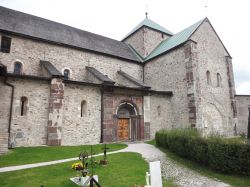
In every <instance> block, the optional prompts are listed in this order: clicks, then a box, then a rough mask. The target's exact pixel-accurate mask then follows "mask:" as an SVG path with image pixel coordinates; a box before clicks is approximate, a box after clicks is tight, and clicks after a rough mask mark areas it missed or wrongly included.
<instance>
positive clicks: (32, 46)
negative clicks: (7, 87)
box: [0, 35, 142, 82]
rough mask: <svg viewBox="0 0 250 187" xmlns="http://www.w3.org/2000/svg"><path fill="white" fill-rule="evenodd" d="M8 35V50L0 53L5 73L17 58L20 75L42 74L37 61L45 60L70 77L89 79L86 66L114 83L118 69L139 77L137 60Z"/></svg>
mask: <svg viewBox="0 0 250 187" xmlns="http://www.w3.org/2000/svg"><path fill="white" fill-rule="evenodd" d="M0 37H1V35H0ZM10 37H11V38H12V45H11V52H10V53H0V61H1V62H2V63H3V64H4V65H6V66H7V70H8V72H13V70H14V63H15V61H19V62H21V63H22V64H23V74H26V75H36V76H42V71H41V67H40V60H46V61H49V62H51V63H52V64H53V65H54V66H55V67H56V68H57V69H58V70H59V71H61V72H63V70H64V69H65V68H67V69H69V70H70V79H71V80H77V81H84V80H88V74H87V70H86V69H85V67H86V66H92V67H94V68H96V69H97V70H99V71H100V72H102V73H103V74H105V75H107V76H108V77H109V78H110V79H112V80H114V81H116V82H118V76H119V75H118V74H117V71H119V70H123V71H124V72H126V73H128V74H130V75H133V76H134V77H135V78H136V79H138V80H142V66H141V65H139V64H136V63H132V62H128V61H125V60H120V59H117V58H112V57H108V56H104V55H100V54H96V53H91V52H86V51H84V50H77V49H73V48H69V47H64V46H57V45H52V44H49V43H45V42H38V41H35V40H30V39H26V38H20V37H17V36H10Z"/></svg>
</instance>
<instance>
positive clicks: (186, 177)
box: [0, 143, 229, 187]
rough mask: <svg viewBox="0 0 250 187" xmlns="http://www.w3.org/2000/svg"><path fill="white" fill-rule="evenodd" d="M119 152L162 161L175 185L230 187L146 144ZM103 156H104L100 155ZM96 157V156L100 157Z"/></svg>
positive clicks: (131, 146) (4, 169)
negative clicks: (178, 162)
mask: <svg viewBox="0 0 250 187" xmlns="http://www.w3.org/2000/svg"><path fill="white" fill-rule="evenodd" d="M118 152H136V153H140V154H142V156H143V157H144V158H145V159H146V160H147V161H149V162H150V161H157V160H160V161H161V167H162V175H163V176H164V177H165V178H167V179H173V180H174V182H175V184H176V185H177V186H180V187H229V185H228V184H225V183H222V182H220V181H217V180H215V179H211V178H207V177H204V176H202V175H200V174H199V173H197V172H194V171H192V170H190V169H187V168H185V167H182V166H179V165H177V164H175V163H173V162H172V161H171V160H170V159H169V158H168V157H167V155H166V154H165V153H163V152H161V151H160V150H159V149H157V148H156V147H154V146H152V145H149V144H145V143H134V144H128V147H127V148H125V149H122V150H119V151H114V152H109V153H108V154H114V153H118ZM99 155H102V154H99ZM99 155H95V156H99ZM77 159H78V158H70V159H63V160H57V161H51V162H43V163H37V164H27V165H22V166H11V167H4V168H0V172H7V171H14V170H20V169H28V168H33V167H40V166H46V165H52V164H58V163H62V162H68V161H72V160H77Z"/></svg>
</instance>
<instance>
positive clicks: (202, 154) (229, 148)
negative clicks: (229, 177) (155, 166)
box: [155, 129, 250, 175]
mask: <svg viewBox="0 0 250 187" xmlns="http://www.w3.org/2000/svg"><path fill="white" fill-rule="evenodd" d="M155 139H156V144H157V146H161V147H164V148H166V149H169V150H170V151H172V152H174V153H176V154H177V155H179V156H181V157H184V158H187V159H190V160H193V161H195V162H197V163H199V164H202V165H205V166H208V167H210V168H211V169H213V170H216V171H219V172H222V173H227V174H240V175H250V145H249V144H248V145H247V144H242V143H240V142H238V141H228V140H225V139H223V138H221V137H209V138H207V139H205V138H203V137H201V136H200V135H199V133H198V132H197V130H196V129H171V130H161V131H159V132H157V133H156V136H155Z"/></svg>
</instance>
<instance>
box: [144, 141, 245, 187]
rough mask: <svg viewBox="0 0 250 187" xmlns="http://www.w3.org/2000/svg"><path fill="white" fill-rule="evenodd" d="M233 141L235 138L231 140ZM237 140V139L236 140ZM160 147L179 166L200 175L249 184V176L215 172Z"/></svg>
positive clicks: (242, 186) (152, 143)
mask: <svg viewBox="0 0 250 187" xmlns="http://www.w3.org/2000/svg"><path fill="white" fill-rule="evenodd" d="M233 141H235V140H233ZM236 141H238V140H236ZM146 143H148V144H151V145H154V146H156V143H155V140H151V141H148V142H146ZM159 149H161V150H162V151H163V152H165V153H166V154H167V155H168V157H169V158H170V159H171V160H173V161H174V162H175V163H177V164H179V165H181V166H185V167H187V168H189V169H192V170H194V171H197V172H198V173H200V174H201V175H204V176H207V177H210V178H216V179H218V180H220V181H223V182H225V183H228V184H230V185H232V186H235V187H248V186H250V178H249V177H242V176H236V175H225V174H221V173H217V172H215V171H212V170H210V169H209V168H206V167H203V166H201V165H199V164H197V163H195V162H193V161H190V160H188V159H185V158H181V157H179V156H178V155H176V154H174V153H172V152H170V151H168V150H166V149H163V148H159Z"/></svg>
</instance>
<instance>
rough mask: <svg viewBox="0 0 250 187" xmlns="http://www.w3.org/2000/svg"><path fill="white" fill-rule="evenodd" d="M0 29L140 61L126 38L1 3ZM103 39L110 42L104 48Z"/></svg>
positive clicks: (104, 41)
mask: <svg viewBox="0 0 250 187" xmlns="http://www.w3.org/2000/svg"><path fill="white" fill-rule="evenodd" d="M21 23H22V24H21ZM0 29H1V30H4V31H7V32H10V33H12V34H21V35H22V36H26V37H31V38H34V39H39V40H45V41H49V42H56V43H57V44H63V45H67V46H72V47H77V48H81V49H86V50H90V51H94V52H99V53H102V54H106V55H111V56H115V57H118V58H123V59H127V60H131V61H134V62H140V59H138V57H137V56H136V55H135V54H134V53H133V51H132V50H131V49H130V48H129V47H128V46H127V45H126V44H125V43H124V42H121V41H119V40H115V39H112V38H109V37H106V36H102V35H99V34H95V33H92V32H89V31H85V30H81V29H79V28H75V27H73V26H69V25H66V24H63V23H59V22H56V21H52V20H49V19H46V18H42V17H38V16H35V15H32V14H28V13H24V12H21V11H18V10H13V9H10V8H6V7H3V6H0ZM55 32H56V33H55ZM79 39H80V40H79ZM103 43H107V44H108V47H107V48H103Z"/></svg>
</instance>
